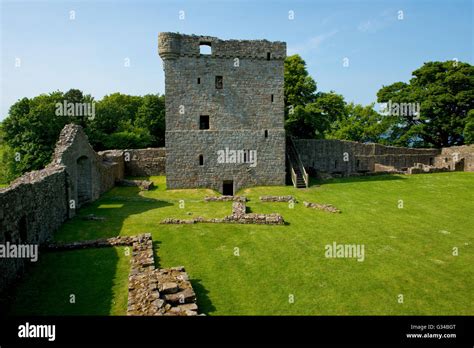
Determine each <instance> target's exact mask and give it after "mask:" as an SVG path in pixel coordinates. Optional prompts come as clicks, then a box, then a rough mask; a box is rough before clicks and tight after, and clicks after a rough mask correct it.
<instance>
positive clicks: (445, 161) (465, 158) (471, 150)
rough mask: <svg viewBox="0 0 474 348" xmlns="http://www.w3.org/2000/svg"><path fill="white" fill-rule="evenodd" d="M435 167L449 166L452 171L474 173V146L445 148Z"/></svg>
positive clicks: (437, 158) (436, 160)
mask: <svg viewBox="0 0 474 348" xmlns="http://www.w3.org/2000/svg"><path fill="white" fill-rule="evenodd" d="M434 165H435V166H436V167H443V166H447V167H449V169H451V170H460V171H466V172H474V145H464V146H452V147H445V148H443V149H441V154H440V155H439V156H437V157H436V159H435V163H434Z"/></svg>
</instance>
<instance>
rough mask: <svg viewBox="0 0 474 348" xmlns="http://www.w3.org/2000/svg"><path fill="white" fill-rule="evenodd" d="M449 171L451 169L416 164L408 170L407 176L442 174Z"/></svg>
mask: <svg viewBox="0 0 474 348" xmlns="http://www.w3.org/2000/svg"><path fill="white" fill-rule="evenodd" d="M449 171H450V169H449V167H435V166H430V165H427V164H423V163H415V166H413V167H410V168H408V169H407V174H409V175H411V174H424V173H440V172H449Z"/></svg>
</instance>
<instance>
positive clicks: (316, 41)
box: [288, 29, 339, 55]
mask: <svg viewBox="0 0 474 348" xmlns="http://www.w3.org/2000/svg"><path fill="white" fill-rule="evenodd" d="M338 32H339V30H336V29H335V30H332V31H329V32H327V33H323V34H320V35H317V36H314V37H312V38H310V39H309V40H306V41H305V42H303V43H301V44H296V45H294V46H290V47H288V54H289V55H292V54H295V53H298V54H301V53H304V52H308V51H312V50H316V49H318V48H319V47H320V46H321V44H322V43H323V42H325V41H327V40H328V39H330V38H331V37H333V36H334V35H336V34H337V33H338Z"/></svg>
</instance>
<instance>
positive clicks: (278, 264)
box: [12, 172, 474, 315]
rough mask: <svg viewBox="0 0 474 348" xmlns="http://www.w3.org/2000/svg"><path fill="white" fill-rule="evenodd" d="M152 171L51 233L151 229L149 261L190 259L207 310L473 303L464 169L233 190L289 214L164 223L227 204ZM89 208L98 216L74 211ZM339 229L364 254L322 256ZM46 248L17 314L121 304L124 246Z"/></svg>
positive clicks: (333, 310) (380, 309)
mask: <svg viewBox="0 0 474 348" xmlns="http://www.w3.org/2000/svg"><path fill="white" fill-rule="evenodd" d="M151 179H152V180H153V181H154V183H155V185H156V186H157V188H156V189H154V190H152V191H148V192H139V191H138V190H137V189H136V188H130V187H116V188H114V189H112V190H111V191H109V192H108V193H106V194H105V195H104V196H102V197H101V199H100V200H98V201H96V202H94V203H92V204H91V205H89V206H88V207H86V208H84V209H82V210H81V211H80V214H79V216H78V217H76V218H74V219H72V220H70V221H68V222H67V223H66V224H65V225H64V226H63V227H62V228H61V230H60V231H59V232H58V233H57V234H56V237H55V238H56V240H57V241H74V240H85V239H95V238H101V237H111V236H116V235H136V234H139V233H145V232H150V233H152V235H153V240H154V248H155V260H156V262H157V264H159V266H160V267H172V266H178V265H183V266H185V268H186V270H187V272H188V274H189V276H190V278H191V280H192V283H193V287H194V289H195V290H196V292H197V296H198V305H199V307H200V311H201V312H204V313H206V314H208V315H474V291H473V290H472V289H473V288H474V267H473V266H472V265H473V264H474V252H473V243H474V214H473V213H472V212H473V211H474V175H473V174H472V173H464V172H461V173H439V174H426V175H413V176H398V175H393V176H374V177H362V178H345V179H334V180H330V181H327V182H323V183H317V182H313V185H312V186H311V187H310V188H308V189H295V188H293V187H291V186H285V187H256V188H250V189H244V190H242V191H241V192H239V194H244V195H246V196H247V197H248V198H249V199H250V201H249V202H248V203H247V206H248V207H249V210H250V211H252V212H257V213H271V212H278V213H280V214H282V215H283V217H284V219H285V221H286V222H287V224H286V225H285V226H262V225H235V224H194V225H161V224H160V221H161V220H162V219H164V218H166V217H177V218H178V217H179V218H192V217H196V216H204V217H222V216H225V215H228V214H230V211H231V203H230V202H213V203H206V202H203V198H204V196H206V195H216V193H215V192H214V191H211V190H205V189H200V190H172V191H171V190H170V191H166V189H165V178H164V177H152V178H151ZM319 184H321V185H319ZM260 195H294V196H295V197H296V198H297V200H298V203H297V204H295V205H294V207H293V208H292V207H291V206H290V205H289V204H287V203H262V202H260V201H259V199H258V197H259V196H260ZM180 201H181V202H180ZM183 201H184V202H183ZM303 201H311V202H318V203H330V204H333V205H335V206H336V207H338V208H339V209H340V210H341V211H342V213H341V214H331V213H326V212H322V211H318V210H313V209H308V208H305V207H304V205H303ZM180 203H181V205H180ZM183 203H184V207H183ZM402 204H403V208H400V207H401V206H402ZM180 206H181V207H180ZM87 214H95V215H98V216H103V217H105V218H106V220H105V221H85V220H82V219H81V216H84V215H87ZM333 242H336V243H337V244H359V245H364V249H365V258H364V261H363V262H358V261H357V260H356V259H355V258H326V257H325V246H326V245H332V243H333ZM453 248H457V250H458V256H455V255H453ZM40 257H41V261H40V263H39V264H38V265H36V266H35V267H33V268H31V269H30V270H29V271H28V272H29V275H28V276H26V277H25V278H24V281H23V282H22V283H21V284H20V286H19V288H18V291H17V292H16V294H15V300H14V301H13V306H12V312H13V313H21V314H25V313H29V314H77V313H80V314H91V315H92V314H111V315H116V314H119V315H124V314H125V312H126V298H127V285H126V283H127V277H128V271H129V269H128V259H129V258H128V257H127V256H125V253H124V252H123V250H120V249H113V248H111V249H110V250H109V251H106V249H100V250H99V249H98V250H83V251H69V252H61V253H56V252H54V253H53V252H51V253H46V254H42V255H40ZM70 293H77V294H80V296H76V297H77V298H78V300H77V301H76V304H75V305H70V304H65V302H64V301H65V299H67V298H68V296H69V294H70ZM399 295H403V303H399V299H400V296H399ZM290 300H294V301H290Z"/></svg>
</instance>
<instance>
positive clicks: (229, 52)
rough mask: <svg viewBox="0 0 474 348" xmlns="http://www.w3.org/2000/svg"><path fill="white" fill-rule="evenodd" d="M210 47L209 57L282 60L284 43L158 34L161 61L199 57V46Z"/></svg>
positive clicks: (284, 50)
mask: <svg viewBox="0 0 474 348" xmlns="http://www.w3.org/2000/svg"><path fill="white" fill-rule="evenodd" d="M201 45H206V46H210V47H211V50H212V53H211V54H210V56H211V57H217V58H251V59H261V60H284V59H285V58H286V42H281V41H274V42H271V41H268V40H221V39H219V38H217V37H213V36H198V35H184V34H178V33H160V34H159V36H158V53H159V55H160V57H161V58H162V59H164V60H165V59H176V58H178V57H184V56H187V57H200V56H201V55H200V46H201Z"/></svg>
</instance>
